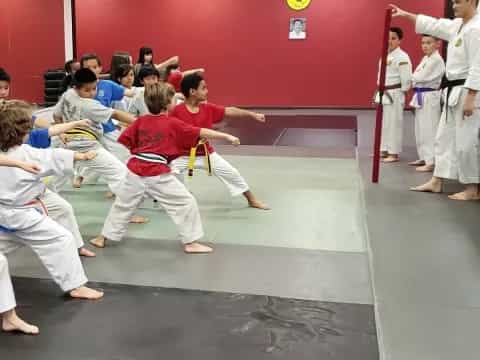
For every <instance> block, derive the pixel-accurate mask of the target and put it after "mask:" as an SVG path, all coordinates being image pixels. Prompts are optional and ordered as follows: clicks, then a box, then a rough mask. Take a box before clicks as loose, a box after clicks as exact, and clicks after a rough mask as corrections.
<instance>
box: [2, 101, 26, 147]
mask: <svg viewBox="0 0 480 360" xmlns="http://www.w3.org/2000/svg"><path fill="white" fill-rule="evenodd" d="M32 126H33V125H32V113H31V107H30V106H29V105H28V104H27V103H25V102H23V101H18V100H16V101H7V100H0V150H1V151H8V150H10V149H11V148H13V147H15V146H18V145H21V144H23V143H24V142H25V140H26V138H27V136H28V134H29V133H30V131H31V130H32Z"/></svg>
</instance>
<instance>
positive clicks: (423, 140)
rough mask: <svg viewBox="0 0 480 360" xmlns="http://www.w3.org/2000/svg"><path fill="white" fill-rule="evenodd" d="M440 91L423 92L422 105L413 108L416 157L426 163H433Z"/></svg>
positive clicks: (440, 113)
mask: <svg viewBox="0 0 480 360" xmlns="http://www.w3.org/2000/svg"><path fill="white" fill-rule="evenodd" d="M440 98H441V95H440V91H431V92H425V93H423V106H422V107H421V108H417V109H415V139H416V143H417V151H418V158H419V159H420V160H423V161H425V163H426V164H427V165H433V164H434V163H435V149H434V148H435V137H436V135H437V130H438V123H439V122H440V116H441V115H442V107H441V105H440Z"/></svg>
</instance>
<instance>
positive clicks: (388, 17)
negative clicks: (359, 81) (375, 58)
mask: <svg viewBox="0 0 480 360" xmlns="http://www.w3.org/2000/svg"><path fill="white" fill-rule="evenodd" d="M391 23H392V9H387V10H386V12H385V27H384V29H383V43H382V57H381V59H382V62H381V66H380V82H379V86H378V91H379V94H380V104H378V105H377V118H376V122H375V143H374V145H373V163H372V182H373V183H378V177H379V174H380V143H381V141H382V123H383V104H382V100H383V94H384V92H385V74H386V72H387V57H388V40H389V37H390V25H391Z"/></svg>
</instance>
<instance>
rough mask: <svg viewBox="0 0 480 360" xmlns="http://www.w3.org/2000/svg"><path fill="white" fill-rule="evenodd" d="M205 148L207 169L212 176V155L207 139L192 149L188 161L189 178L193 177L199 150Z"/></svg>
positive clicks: (200, 141)
mask: <svg viewBox="0 0 480 360" xmlns="http://www.w3.org/2000/svg"><path fill="white" fill-rule="evenodd" d="M202 146H203V150H204V151H205V167H206V168H207V172H208V176H212V163H211V162H210V153H209V151H208V144H207V140H206V139H200V140H198V143H197V145H195V146H193V147H192V148H191V149H190V158H189V159H188V177H189V178H192V177H193V171H194V169H195V160H196V157H197V150H198V148H199V147H202Z"/></svg>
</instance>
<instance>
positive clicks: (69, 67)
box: [65, 59, 80, 74]
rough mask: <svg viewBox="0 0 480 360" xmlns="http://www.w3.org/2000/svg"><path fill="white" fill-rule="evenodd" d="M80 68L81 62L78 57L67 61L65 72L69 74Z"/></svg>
mask: <svg viewBox="0 0 480 360" xmlns="http://www.w3.org/2000/svg"><path fill="white" fill-rule="evenodd" d="M78 69H80V63H79V62H78V61H77V60H76V59H72V60H68V61H67V62H66V63H65V72H66V73H67V74H75V71H77V70H78Z"/></svg>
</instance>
